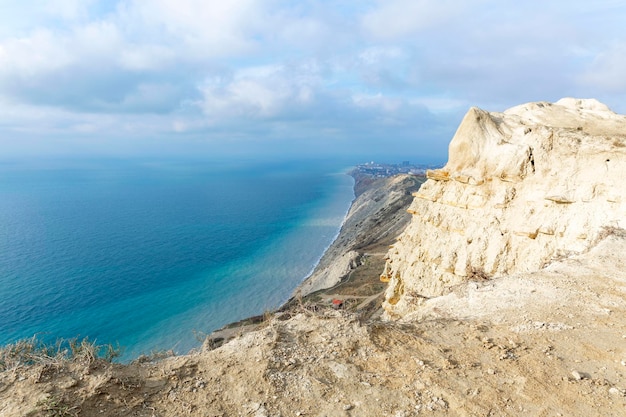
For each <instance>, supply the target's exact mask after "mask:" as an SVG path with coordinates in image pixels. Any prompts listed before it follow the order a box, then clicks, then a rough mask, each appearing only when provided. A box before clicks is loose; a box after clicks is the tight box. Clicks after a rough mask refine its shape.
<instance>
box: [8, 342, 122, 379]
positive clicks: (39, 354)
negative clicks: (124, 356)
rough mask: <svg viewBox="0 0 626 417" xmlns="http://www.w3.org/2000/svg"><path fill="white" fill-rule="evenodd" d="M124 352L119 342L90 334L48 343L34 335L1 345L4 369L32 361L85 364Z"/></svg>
mask: <svg viewBox="0 0 626 417" xmlns="http://www.w3.org/2000/svg"><path fill="white" fill-rule="evenodd" d="M121 352H122V349H121V348H120V346H119V345H117V346H113V345H111V344H106V345H98V344H97V343H96V342H95V341H92V340H89V338H87V337H86V338H84V339H78V338H73V339H57V341H56V342H54V343H46V342H44V341H42V340H41V339H39V338H38V337H37V336H33V337H31V338H30V339H22V340H18V341H17V342H15V343H10V344H8V345H5V346H2V347H0V372H2V371H6V370H9V369H15V368H19V367H23V366H31V365H60V364H61V363H63V362H76V363H81V364H85V365H90V364H92V363H93V362H95V361H96V360H104V361H106V362H112V361H113V360H114V359H115V358H117V357H119V356H120V354H121Z"/></svg>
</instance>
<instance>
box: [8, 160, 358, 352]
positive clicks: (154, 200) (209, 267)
mask: <svg viewBox="0 0 626 417" xmlns="http://www.w3.org/2000/svg"><path fill="white" fill-rule="evenodd" d="M344 171H345V170H342V169H341V165H340V164H329V163H325V164H318V163H311V162H300V163H295V162H290V163H272V164H269V163H264V164H261V163H235V162H232V163H224V162H221V163H219V164H218V163H212V162H199V161H193V162H189V161H184V162H181V161H178V162H154V161H110V160H107V161H88V162H85V161H83V162H80V163H79V162H76V161H73V162H63V163H50V162H47V163H29V164H23V163H14V164H8V163H4V164H2V165H1V166H0V343H7V342H11V341H14V340H16V339H19V338H24V337H30V336H32V335H34V334H39V335H40V336H41V337H42V338H43V339H47V340H55V339H56V338H58V337H63V338H69V337H75V336H80V337H85V336H88V337H90V338H92V339H97V341H98V342H99V343H119V344H120V345H122V346H123V347H124V356H123V358H124V359H125V360H128V359H132V358H133V357H136V356H137V355H139V354H141V353H150V352H151V351H153V350H160V349H170V348H173V349H174V350H176V351H178V352H186V351H187V350H189V349H190V348H192V347H194V346H198V345H199V342H198V340H197V337H196V336H195V334H204V333H208V332H210V331H212V330H215V329H217V328H219V327H221V326H223V325H224V324H227V323H228V322H232V321H235V320H238V319H241V318H244V317H247V316H250V315H255V314H261V313H263V311H264V310H267V309H270V308H273V307H276V306H278V305H279V304H280V303H282V302H284V301H285V300H286V299H287V298H288V297H289V296H290V294H291V293H292V291H293V290H294V289H295V287H296V286H297V285H298V284H299V283H300V282H301V281H302V279H303V278H304V277H305V276H306V275H307V274H308V273H309V272H310V271H311V269H312V268H313V267H314V265H315V264H316V262H317V261H318V259H319V258H320V256H321V255H322V253H323V251H324V249H325V248H326V247H328V245H329V244H330V243H331V242H332V240H333V239H334V237H335V236H336V234H337V232H338V230H339V227H340V225H341V222H342V220H343V217H344V216H345V214H346V212H347V210H348V208H349V205H350V202H351V200H352V199H353V197H354V195H353V191H352V185H353V180H352V178H351V177H349V176H348V175H346V174H345V172H344Z"/></svg>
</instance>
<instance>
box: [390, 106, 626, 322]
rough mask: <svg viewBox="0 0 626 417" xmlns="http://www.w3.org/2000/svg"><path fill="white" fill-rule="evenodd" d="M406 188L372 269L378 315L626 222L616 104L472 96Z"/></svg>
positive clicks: (582, 245)
mask: <svg viewBox="0 0 626 417" xmlns="http://www.w3.org/2000/svg"><path fill="white" fill-rule="evenodd" d="M428 178H429V180H428V181H427V182H426V183H425V184H424V185H422V187H421V189H420V190H419V191H418V192H417V193H415V194H414V196H415V199H414V201H413V203H412V204H411V206H410V208H409V212H410V213H411V214H413V218H412V220H411V223H410V224H409V226H408V227H407V229H405V232H404V233H403V234H402V235H401V236H400V238H399V240H398V242H397V243H396V244H395V245H394V246H392V247H391V249H390V251H389V254H388V261H387V265H386V266H385V270H384V272H383V274H382V276H381V279H382V280H384V281H388V282H389V287H388V289H387V292H386V299H385V302H384V304H383V306H384V308H385V310H386V314H387V316H388V317H391V318H394V317H402V316H404V315H406V314H408V313H410V312H412V311H414V310H415V309H416V308H417V306H418V305H419V304H420V300H422V299H424V298H430V297H434V296H439V295H442V294H444V293H446V292H447V291H448V289H449V288H450V287H453V286H455V285H457V284H460V283H462V282H465V281H468V280H472V279H476V280H478V279H487V278H492V277H499V276H503V275H510V274H516V273H525V272H532V271H537V270H539V269H541V268H543V267H545V266H546V265H548V264H549V263H550V262H551V261H553V260H554V259H556V258H563V257H567V256H570V255H573V254H578V253H582V252H585V251H586V250H588V249H589V248H590V247H592V246H593V245H594V244H595V243H596V242H597V241H598V239H599V237H600V236H601V235H602V234H603V233H607V230H610V229H611V228H616V229H617V228H626V116H623V115H618V114H616V113H614V112H612V111H611V110H610V109H609V108H608V107H607V106H605V105H604V104H602V103H600V102H598V101H596V100H593V99H589V100H579V99H572V98H566V99H562V100H559V101H558V102H556V103H554V104H552V103H547V102H538V103H529V104H524V105H520V106H516V107H513V108H511V109H509V110H506V111H505V112H503V113H495V112H487V111H484V110H481V109H478V108H472V109H470V110H469V112H468V113H467V114H466V115H465V117H464V119H463V121H462V122H461V124H460V126H459V128H458V130H457V132H456V134H455V136H454V138H453V139H452V141H451V143H450V147H449V160H448V163H447V164H446V165H445V166H444V167H443V168H442V169H440V170H435V171H430V172H428Z"/></svg>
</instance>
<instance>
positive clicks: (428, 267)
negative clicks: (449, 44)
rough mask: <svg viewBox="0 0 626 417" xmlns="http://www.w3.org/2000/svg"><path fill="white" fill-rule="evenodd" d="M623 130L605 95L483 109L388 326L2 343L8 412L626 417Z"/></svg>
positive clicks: (405, 271) (415, 225) (419, 205)
mask: <svg viewBox="0 0 626 417" xmlns="http://www.w3.org/2000/svg"><path fill="white" fill-rule="evenodd" d="M624 119H625V117H624V116H619V115H616V114H614V113H612V112H611V111H610V110H608V109H607V108H606V106H604V105H602V104H600V103H598V102H596V101H594V100H574V99H565V100H561V101H559V102H558V103H555V104H549V103H531V104H526V105H523V106H518V107H515V108H513V109H510V110H507V111H506V112H504V113H488V112H485V111H482V110H478V109H471V110H470V111H469V113H468V114H467V116H466V117H465V119H464V120H463V123H462V124H461V126H460V127H459V130H458V132H457V134H456V135H455V137H454V139H453V141H452V143H451V144H450V160H449V161H448V164H447V165H446V166H445V167H444V168H443V169H442V170H437V171H434V172H430V173H429V177H430V179H429V180H428V181H427V182H426V183H425V184H424V185H423V186H422V187H421V188H420V190H419V192H418V193H417V194H416V196H415V198H414V201H413V203H412V205H411V207H410V208H409V210H410V212H411V223H410V225H409V227H408V228H407V229H405V232H404V233H403V234H402V236H401V238H400V241H399V242H398V243H396V244H395V245H394V247H393V248H391V250H390V253H389V255H388V256H389V259H388V262H387V264H386V267H385V271H384V272H383V278H384V279H388V280H389V287H388V289H387V293H386V301H385V302H384V307H385V308H386V315H387V319H380V318H379V316H378V315H367V316H366V317H364V316H363V315H361V314H356V313H353V312H351V311H352V310H350V309H343V310H342V309H338V310H335V309H333V308H332V307H330V306H326V307H325V306H324V305H323V304H320V303H318V304H315V305H307V304H306V303H302V302H301V303H298V302H295V303H294V304H293V305H292V306H291V307H290V308H289V309H287V310H283V311H280V312H277V313H275V314H274V315H271V314H268V315H267V317H265V320H263V322H262V323H260V324H259V326H257V330H255V331H249V332H244V331H241V332H240V333H239V334H237V335H235V336H234V338H233V340H232V341H230V342H228V343H225V344H223V345H222V346H220V347H217V348H216V344H215V343H212V341H211V340H210V339H207V341H206V342H205V344H204V345H203V348H202V349H201V350H199V351H197V352H192V353H190V354H187V355H183V356H179V357H169V358H165V359H158V358H157V357H152V358H139V359H138V360H137V361H135V362H133V363H130V364H127V365H122V364H112V363H108V362H105V361H103V360H100V359H97V358H95V357H94V355H93V352H92V351H90V350H86V353H87V354H85V353H84V352H83V353H81V354H79V355H78V356H76V355H75V356H74V357H71V358H69V359H68V358H65V357H62V358H59V357H56V356H54V355H51V354H50V352H49V350H48V349H44V350H41V349H39V350H36V351H32V350H30V349H28V346H29V345H28V344H26V345H24V344H21V345H20V344H17V345H15V346H7V347H3V348H0V416H2V417H18V416H31V417H35V416H37V417H39V416H116V417H121V416H142V417H154V416H157V417H161V416H163V417H169V416H172V417H173V416H255V417H287V416H290V417H291V416H341V417H350V416H394V417H414V416H422V415H428V416H440V417H444V416H462V417H470V416H472V417H473V416H525V417H526V416H535V417H551V416H580V417H583V416H584V417H587V416H603V417H622V416H624V415H625V412H626V274H625V273H624V271H626V260H625V259H624V256H623V254H624V253H625V252H626V231H625V230H624V229H623V228H624V219H625V216H624V215H625V214H626V211H625V207H624V201H623V198H624V197H623V196H624V195H625V193H624V191H625V190H624V187H625V184H624V183H623V181H622V178H623V174H624V172H623V170H624V157H625V156H624V152H625V147H624V145H625V144H626V142H625V138H624V136H623V132H626V129H624V127H625V122H624ZM377 212H378V210H375V211H374V216H375V215H376V213H377ZM368 218H369V219H370V221H371V217H368ZM374 223H375V222H374ZM351 241H352V240H351ZM380 256H381V262H382V257H383V256H384V252H383V254H381V255H380ZM381 267H382V263H381ZM380 270H381V269H378V268H377V269H376V270H375V272H374V273H373V274H372V276H371V277H366V276H365V275H369V272H371V271H370V270H369V269H366V270H365V271H366V272H368V274H362V275H363V276H361V278H359V280H362V281H363V282H365V281H367V280H368V279H369V280H370V282H369V283H367V284H363V285H372V283H373V282H376V285H378V286H381V285H382V284H381V283H380V282H379V281H378V280H379V276H378V275H379V274H380ZM377 291H378V290H377ZM375 296H376V297H378V295H375ZM359 302H361V301H359ZM376 306H378V304H376ZM389 318H393V319H394V320H389ZM24 347H26V348H27V349H24ZM78 347H79V348H80V346H78ZM79 351H81V352H82V350H80V349H79ZM157 356H158V355H157Z"/></svg>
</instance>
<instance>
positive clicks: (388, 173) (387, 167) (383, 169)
mask: <svg viewBox="0 0 626 417" xmlns="http://www.w3.org/2000/svg"><path fill="white" fill-rule="evenodd" d="M437 167H439V165H424V164H420V165H413V164H411V162H410V161H403V162H402V163H400V164H379V163H376V162H374V161H372V162H367V163H365V164H360V165H357V166H356V171H357V172H358V173H360V174H363V175H369V176H372V177H375V178H384V177H392V176H394V175H397V174H411V175H425V174H426V170H427V169H433V168H437Z"/></svg>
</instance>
